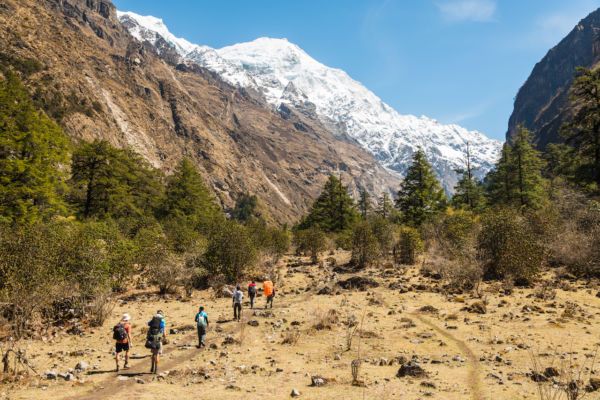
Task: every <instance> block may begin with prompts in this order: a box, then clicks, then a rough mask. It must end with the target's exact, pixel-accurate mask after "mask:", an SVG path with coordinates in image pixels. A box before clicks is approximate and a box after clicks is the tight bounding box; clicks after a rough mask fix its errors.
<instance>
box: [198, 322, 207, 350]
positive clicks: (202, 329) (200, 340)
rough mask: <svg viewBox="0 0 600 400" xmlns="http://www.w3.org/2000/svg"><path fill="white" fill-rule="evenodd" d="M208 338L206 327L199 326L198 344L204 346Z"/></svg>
mask: <svg viewBox="0 0 600 400" xmlns="http://www.w3.org/2000/svg"><path fill="white" fill-rule="evenodd" d="M205 339H206V328H205V327H203V326H198V346H204V345H205V343H204V340H205Z"/></svg>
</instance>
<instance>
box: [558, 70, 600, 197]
mask: <svg viewBox="0 0 600 400" xmlns="http://www.w3.org/2000/svg"><path fill="white" fill-rule="evenodd" d="M571 103H572V104H573V106H574V109H575V112H574V115H573V117H572V119H571V121H569V122H567V123H566V124H564V125H563V127H562V129H561V134H562V135H563V137H564V138H565V141H566V143H567V144H568V145H570V146H572V147H573V148H574V149H575V150H576V154H577V156H579V159H578V160H577V161H578V164H579V168H578V171H577V173H576V179H577V180H578V181H579V182H581V183H584V184H587V183H592V184H593V185H594V186H595V188H596V190H597V189H599V188H600V71H599V70H598V69H593V70H590V69H585V68H579V69H578V76H577V78H576V79H575V81H574V82H573V86H572V87H571Z"/></svg>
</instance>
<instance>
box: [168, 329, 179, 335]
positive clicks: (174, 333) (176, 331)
mask: <svg viewBox="0 0 600 400" xmlns="http://www.w3.org/2000/svg"><path fill="white" fill-rule="evenodd" d="M178 333H179V329H175V328H171V329H169V334H170V335H177V334H178Z"/></svg>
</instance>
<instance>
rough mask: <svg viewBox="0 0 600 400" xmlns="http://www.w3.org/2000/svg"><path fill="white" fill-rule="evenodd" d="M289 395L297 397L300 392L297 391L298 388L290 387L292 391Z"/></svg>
mask: <svg viewBox="0 0 600 400" xmlns="http://www.w3.org/2000/svg"><path fill="white" fill-rule="evenodd" d="M290 396H291V397H299V396H300V392H299V391H298V389H296V388H294V389H292V393H290Z"/></svg>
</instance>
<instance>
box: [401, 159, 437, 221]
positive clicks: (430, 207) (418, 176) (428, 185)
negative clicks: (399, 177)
mask: <svg viewBox="0 0 600 400" xmlns="http://www.w3.org/2000/svg"><path fill="white" fill-rule="evenodd" d="M445 205H446V196H445V194H444V191H443V189H442V187H441V186H440V183H439V182H438V180H437V179H436V177H435V175H434V173H433V169H432V168H431V165H430V164H429V162H427V158H426V157H425V153H424V152H423V150H421V149H419V150H417V152H415V154H414V155H413V160H412V164H411V165H410V167H409V168H408V171H407V172H406V177H405V178H404V181H403V182H402V184H401V186H400V190H399V191H398V198H397V199H396V207H397V208H398V209H399V210H400V211H401V212H402V218H403V220H404V222H405V223H407V224H410V225H414V226H419V225H421V224H422V223H423V222H425V221H426V220H427V219H429V218H430V217H431V216H433V215H434V214H436V213H438V212H439V211H441V210H443V209H444V207H445Z"/></svg>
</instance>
